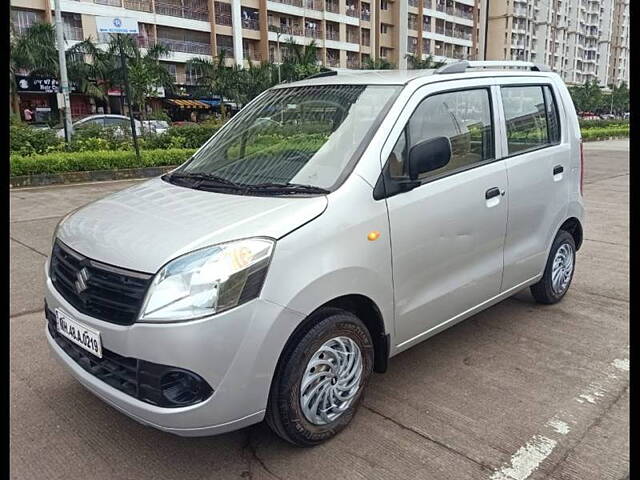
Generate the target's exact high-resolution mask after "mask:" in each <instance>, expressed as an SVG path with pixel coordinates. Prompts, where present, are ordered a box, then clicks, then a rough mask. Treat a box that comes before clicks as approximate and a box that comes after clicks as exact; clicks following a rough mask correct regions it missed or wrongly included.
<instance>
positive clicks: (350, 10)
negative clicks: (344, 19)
mask: <svg viewBox="0 0 640 480" xmlns="http://www.w3.org/2000/svg"><path fill="white" fill-rule="evenodd" d="M346 14H347V15H348V16H350V17H354V18H358V17H359V16H360V13H359V12H358V7H357V6H356V5H354V4H351V5H347V10H346Z"/></svg>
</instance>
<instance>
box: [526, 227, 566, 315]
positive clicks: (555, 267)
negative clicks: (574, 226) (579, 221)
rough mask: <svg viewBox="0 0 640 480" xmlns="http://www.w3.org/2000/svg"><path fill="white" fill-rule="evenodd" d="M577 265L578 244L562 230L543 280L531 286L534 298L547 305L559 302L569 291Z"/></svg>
mask: <svg viewBox="0 0 640 480" xmlns="http://www.w3.org/2000/svg"><path fill="white" fill-rule="evenodd" d="M575 264H576V243H575V241H574V239H573V236H572V235H571V234H570V233H569V232H566V231H565V230H560V231H559V232H558V234H557V235H556V238H555V240H554V241H553V245H552V246H551V251H550V252H549V258H548V259H547V265H546V267H545V269H544V274H543V275H542V278H541V279H540V281H539V282H538V283H536V284H535V285H532V286H531V294H532V295H533V298H535V300H536V301H537V302H538V303H544V304H547V305H550V304H553V303H557V302H559V301H560V300H561V299H562V297H564V295H565V293H567V290H569V285H571V280H572V279H573V272H574V267H575Z"/></svg>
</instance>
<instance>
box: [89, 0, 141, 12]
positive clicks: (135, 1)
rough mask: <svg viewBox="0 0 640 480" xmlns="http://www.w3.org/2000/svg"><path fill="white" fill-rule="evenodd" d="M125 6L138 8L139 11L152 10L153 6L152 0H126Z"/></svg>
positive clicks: (133, 8)
mask: <svg viewBox="0 0 640 480" xmlns="http://www.w3.org/2000/svg"><path fill="white" fill-rule="evenodd" d="M96 3H98V2H97V1H96ZM124 8H126V9H128V10H137V11H139V12H152V11H153V7H152V5H151V1H150V0H124Z"/></svg>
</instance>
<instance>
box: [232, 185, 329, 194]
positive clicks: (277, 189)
mask: <svg viewBox="0 0 640 480" xmlns="http://www.w3.org/2000/svg"><path fill="white" fill-rule="evenodd" d="M244 187H245V188H246V189H247V191H249V192H265V193H275V194H296V193H308V194H314V193H315V194H327V193H331V192H330V191H329V190H327V189H326V188H322V187H316V186H315V185H303V184H300V183H256V184H253V185H245V186H244Z"/></svg>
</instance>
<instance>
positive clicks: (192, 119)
mask: <svg viewBox="0 0 640 480" xmlns="http://www.w3.org/2000/svg"><path fill="white" fill-rule="evenodd" d="M191 121H192V122H194V123H195V122H197V121H198V115H197V114H196V112H195V111H192V112H191Z"/></svg>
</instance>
